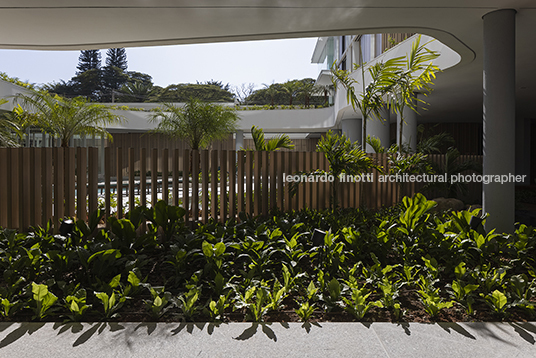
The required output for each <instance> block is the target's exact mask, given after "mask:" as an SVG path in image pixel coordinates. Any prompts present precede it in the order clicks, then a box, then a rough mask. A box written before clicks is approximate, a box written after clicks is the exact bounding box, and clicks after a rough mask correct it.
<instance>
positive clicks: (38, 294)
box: [32, 282, 58, 321]
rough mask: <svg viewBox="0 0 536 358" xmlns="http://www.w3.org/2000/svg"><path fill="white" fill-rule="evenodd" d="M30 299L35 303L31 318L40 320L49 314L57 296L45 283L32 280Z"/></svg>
mask: <svg viewBox="0 0 536 358" xmlns="http://www.w3.org/2000/svg"><path fill="white" fill-rule="evenodd" d="M32 299H33V303H34V304H35V307H33V311H34V316H33V319H36V318H37V319H38V320H39V321H41V320H42V319H43V318H45V317H46V316H47V314H49V311H50V309H51V308H52V306H54V304H55V303H56V301H57V300H58V297H56V295H54V294H53V293H52V292H50V291H49V290H48V286H47V285H45V284H36V283H35V282H32Z"/></svg>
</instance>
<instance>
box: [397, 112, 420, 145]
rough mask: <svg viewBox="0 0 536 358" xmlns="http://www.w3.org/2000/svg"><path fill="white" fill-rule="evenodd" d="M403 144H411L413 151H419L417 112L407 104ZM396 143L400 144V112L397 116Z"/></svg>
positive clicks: (403, 126) (403, 127)
mask: <svg viewBox="0 0 536 358" xmlns="http://www.w3.org/2000/svg"><path fill="white" fill-rule="evenodd" d="M403 115H404V116H403V117H404V121H403V123H402V144H405V145H406V144H407V145H409V149H410V151H411V152H416V151H417V113H415V111H413V110H412V109H411V108H408V107H407V106H406V107H404V112H403ZM396 144H398V145H399V146H400V114H397V116H396Z"/></svg>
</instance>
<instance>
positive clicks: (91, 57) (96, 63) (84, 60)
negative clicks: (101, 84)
mask: <svg viewBox="0 0 536 358" xmlns="http://www.w3.org/2000/svg"><path fill="white" fill-rule="evenodd" d="M100 68H101V54H100V51H99V50H82V51H80V57H78V66H76V69H77V70H78V73H77V74H81V73H84V72H86V71H89V70H100Z"/></svg>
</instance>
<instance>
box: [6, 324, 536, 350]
mask: <svg viewBox="0 0 536 358" xmlns="http://www.w3.org/2000/svg"><path fill="white" fill-rule="evenodd" d="M535 340H536V322H532V323H480V322H472V323H438V324H420V323H408V324H391V323H372V324H370V323H327V322H323V323H318V324H312V325H310V324H306V325H303V324H301V323H266V324H254V323H232V324H220V325H214V324H209V323H189V324H185V323H158V324H156V323H93V324H91V323H84V324H72V323H71V324H65V325H64V324H58V323H56V324H55V323H0V357H2V358H18V357H21V358H22V357H24V358H27V357H28V358H30V357H32V358H33V357H39V358H41V357H54V358H63V357H69V358H72V357H92V358H107V357H121V358H130V357H142V358H146V357H151V358H152V357H166V358H168V357H255V358H257V357H285V358H289V357H323V358H329V357H360V358H361V357H371V358H372V357H374V358H378V357H380V358H381V357H397V358H402V357H428V358H434V357H463V358H466V357H471V358H478V357H482V358H484V357H485V358H490V357H501V358H504V357H508V358H513V357H527V358H529V357H531V358H534V357H536V346H535V344H534V343H535Z"/></svg>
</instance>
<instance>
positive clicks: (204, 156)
mask: <svg viewBox="0 0 536 358" xmlns="http://www.w3.org/2000/svg"><path fill="white" fill-rule="evenodd" d="M208 173H209V153H208V150H202V151H201V186H202V189H201V195H202V198H203V199H202V208H201V210H203V215H202V217H203V222H205V223H206V222H208V216H209V205H208V198H209V196H208V180H209V179H208Z"/></svg>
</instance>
